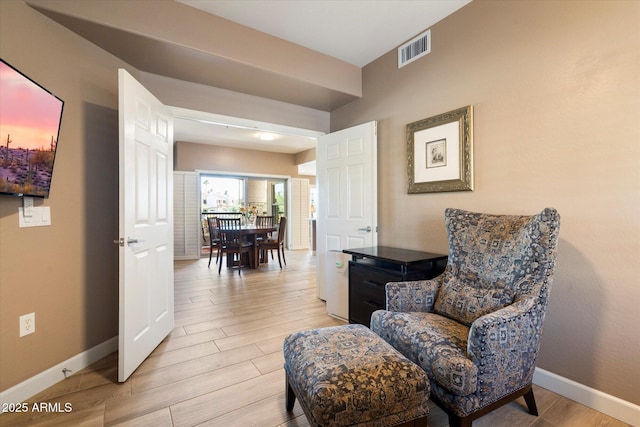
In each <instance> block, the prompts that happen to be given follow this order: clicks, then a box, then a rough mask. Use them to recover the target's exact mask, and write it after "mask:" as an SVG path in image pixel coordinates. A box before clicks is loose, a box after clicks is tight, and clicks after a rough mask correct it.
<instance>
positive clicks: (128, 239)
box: [113, 237, 144, 247]
mask: <svg viewBox="0 0 640 427" xmlns="http://www.w3.org/2000/svg"><path fill="white" fill-rule="evenodd" d="M142 242H144V240H142V239H135V238H133V237H127V245H130V244H132V243H142ZM113 243H115V244H117V245H120V246H122V247H124V237H121V238H119V239H118V240H114V241H113Z"/></svg>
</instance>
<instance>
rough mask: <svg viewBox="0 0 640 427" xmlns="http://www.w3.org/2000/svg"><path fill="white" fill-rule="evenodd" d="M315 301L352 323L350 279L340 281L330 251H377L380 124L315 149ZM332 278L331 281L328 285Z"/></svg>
mask: <svg viewBox="0 0 640 427" xmlns="http://www.w3.org/2000/svg"><path fill="white" fill-rule="evenodd" d="M316 162H317V173H318V175H317V187H318V198H319V209H318V219H317V246H316V255H317V262H318V268H317V281H316V283H317V296H318V298H321V299H325V300H326V301H327V310H328V311H329V313H330V314H333V315H335V316H338V317H342V318H345V319H346V318H348V313H346V312H344V309H343V308H344V307H346V305H345V304H344V301H345V300H347V299H348V294H347V292H346V289H348V287H347V286H346V284H344V283H337V282H336V280H342V281H344V280H347V279H346V277H347V275H346V274H341V275H337V276H336V272H335V269H336V267H335V265H333V264H335V263H332V262H331V259H333V258H335V256H331V257H329V256H328V252H329V251H342V250H343V249H349V248H357V247H366V246H375V245H377V233H376V228H377V221H378V215H377V191H378V190H377V136H376V122H370V123H365V124H363V125H359V126H355V127H352V128H349V129H345V130H342V131H339V132H335V133H331V134H328V135H325V136H322V137H320V138H319V140H318V149H317V159H316ZM329 277H331V279H330V280H329Z"/></svg>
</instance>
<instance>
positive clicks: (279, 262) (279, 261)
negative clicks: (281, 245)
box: [278, 249, 282, 268]
mask: <svg viewBox="0 0 640 427" xmlns="http://www.w3.org/2000/svg"><path fill="white" fill-rule="evenodd" d="M278 264H280V268H282V259H280V249H278Z"/></svg>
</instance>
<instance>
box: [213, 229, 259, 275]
mask: <svg viewBox="0 0 640 427" xmlns="http://www.w3.org/2000/svg"><path fill="white" fill-rule="evenodd" d="M216 221H217V225H218V238H219V242H218V251H219V252H220V253H221V254H226V255H227V264H228V265H230V266H233V265H235V263H236V255H237V256H238V259H237V262H238V274H240V272H241V271H242V255H243V254H247V257H248V258H249V265H251V264H253V243H251V242H244V241H243V240H242V235H241V234H240V230H241V224H240V218H216ZM229 255H231V256H232V258H231V259H230V258H229ZM221 270H222V257H221V258H220V264H219V266H218V274H220V271H221Z"/></svg>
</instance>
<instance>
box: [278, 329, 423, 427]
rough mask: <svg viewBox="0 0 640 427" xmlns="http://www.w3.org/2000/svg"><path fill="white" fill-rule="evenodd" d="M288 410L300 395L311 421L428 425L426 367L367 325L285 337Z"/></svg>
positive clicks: (366, 424)
mask: <svg viewBox="0 0 640 427" xmlns="http://www.w3.org/2000/svg"><path fill="white" fill-rule="evenodd" d="M283 350H284V360H285V362H284V369H285V372H286V374H287V398H286V405H287V411H291V410H293V405H294V403H295V400H296V397H297V398H298V401H299V402H300V406H301V407H302V410H303V411H304V413H305V415H306V416H307V419H308V420H309V423H310V424H311V425H312V426H323V427H328V426H397V425H402V426H426V425H427V414H428V413H429V408H428V406H427V402H428V400H429V380H428V378H427V376H426V374H425V373H424V371H423V370H422V369H421V368H420V367H418V366H417V365H416V364H414V363H413V362H411V361H410V360H409V359H407V358H405V357H404V356H403V355H402V354H400V353H399V352H397V351H396V350H395V349H394V348H393V347H391V346H390V345H389V344H387V343H386V342H385V341H384V340H382V339H381V338H380V337H379V336H378V335H376V334H375V333H373V332H371V330H369V328H367V327H365V326H362V325H344V326H335V327H330V328H321V329H314V330H310V331H303V332H297V333H294V334H291V335H289V336H288V337H287V338H285V340H284V346H283Z"/></svg>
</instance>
